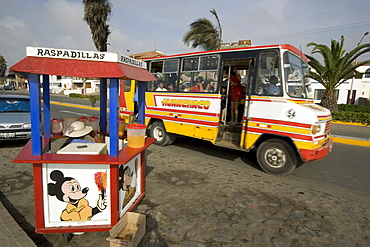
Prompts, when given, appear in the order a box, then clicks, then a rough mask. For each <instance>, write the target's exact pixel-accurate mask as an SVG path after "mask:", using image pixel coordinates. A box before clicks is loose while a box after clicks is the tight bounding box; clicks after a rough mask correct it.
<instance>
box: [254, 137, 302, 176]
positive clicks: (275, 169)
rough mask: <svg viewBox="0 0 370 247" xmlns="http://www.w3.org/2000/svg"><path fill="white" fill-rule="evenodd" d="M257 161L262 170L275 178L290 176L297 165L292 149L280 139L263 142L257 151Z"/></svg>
mask: <svg viewBox="0 0 370 247" xmlns="http://www.w3.org/2000/svg"><path fill="white" fill-rule="evenodd" d="M257 161H258V164H259V166H260V167H261V168H262V170H264V171H265V172H266V173H267V174H270V175H275V176H286V175H288V174H290V173H291V172H292V171H293V170H294V169H295V168H296V166H297V164H298V158H297V156H296V155H295V152H294V150H293V148H292V147H291V146H290V145H289V144H288V143H287V142H285V141H283V140H280V139H270V140H267V141H265V142H263V143H262V144H261V145H260V146H259V147H258V149H257Z"/></svg>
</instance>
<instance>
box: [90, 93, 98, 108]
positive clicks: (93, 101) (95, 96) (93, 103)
mask: <svg viewBox="0 0 370 247" xmlns="http://www.w3.org/2000/svg"><path fill="white" fill-rule="evenodd" d="M88 97H89V100H90V103H91V105H92V107H95V103H96V101H98V100H99V99H100V95H89V96H88Z"/></svg>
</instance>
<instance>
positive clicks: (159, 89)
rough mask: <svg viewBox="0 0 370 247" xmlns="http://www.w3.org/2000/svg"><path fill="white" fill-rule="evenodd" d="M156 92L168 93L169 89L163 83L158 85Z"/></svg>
mask: <svg viewBox="0 0 370 247" xmlns="http://www.w3.org/2000/svg"><path fill="white" fill-rule="evenodd" d="M155 91H167V89H165V88H164V84H163V82H160V83H158V87H157V89H156V90H155Z"/></svg>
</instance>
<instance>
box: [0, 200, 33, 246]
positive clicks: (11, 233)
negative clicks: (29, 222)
mask: <svg viewBox="0 0 370 247" xmlns="http://www.w3.org/2000/svg"><path fill="white" fill-rule="evenodd" d="M0 215H1V218H0V240H1V246H27V247H33V246H34V247H36V244H35V243H34V242H33V241H32V239H31V238H30V237H29V236H28V235H27V234H26V233H25V231H24V230H23V229H22V228H21V227H20V226H19V225H18V223H17V222H16V221H15V220H14V218H13V217H12V216H11V215H10V213H9V212H8V210H7V209H6V208H5V206H4V205H3V204H2V203H1V202H0Z"/></svg>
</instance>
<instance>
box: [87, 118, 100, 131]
mask: <svg viewBox="0 0 370 247" xmlns="http://www.w3.org/2000/svg"><path fill="white" fill-rule="evenodd" d="M87 125H89V126H91V127H93V131H95V132H96V133H98V132H99V118H98V117H95V116H92V117H90V118H89V122H88V123H87Z"/></svg>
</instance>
